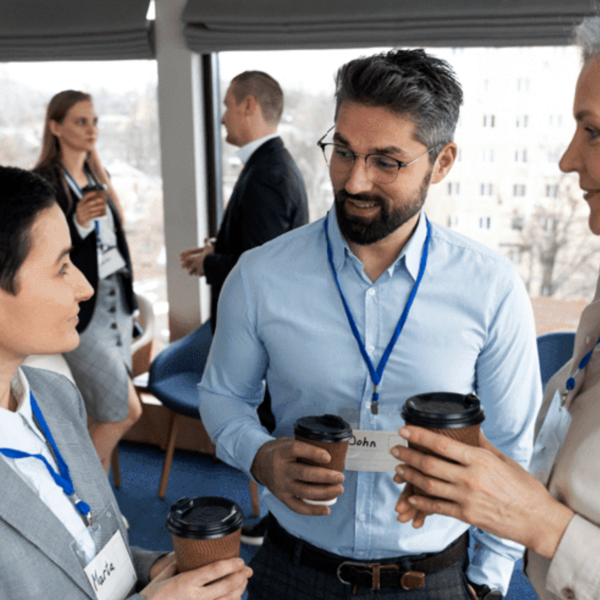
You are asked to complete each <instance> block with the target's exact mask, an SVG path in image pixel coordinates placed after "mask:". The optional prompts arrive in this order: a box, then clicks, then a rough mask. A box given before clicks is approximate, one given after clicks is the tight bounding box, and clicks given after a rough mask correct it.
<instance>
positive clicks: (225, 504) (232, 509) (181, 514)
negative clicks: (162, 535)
mask: <svg viewBox="0 0 600 600" xmlns="http://www.w3.org/2000/svg"><path fill="white" fill-rule="evenodd" d="M243 524H244V513H243V512H242V509H241V508H240V507H239V506H238V505H237V504H236V503H235V502H234V501H233V500H229V499H227V498H218V497H215V496H204V497H199V498H192V499H191V500H190V499H189V498H180V499H179V500H178V501H177V502H175V504H173V506H171V510H170V512H169V516H168V517H167V529H168V530H169V531H170V532H171V533H172V534H174V535H177V536H179V537H182V538H191V539H194V540H209V539H213V538H220V537H224V536H226V535H229V534H230V533H233V532H234V531H237V530H238V529H241V527H242V525H243Z"/></svg>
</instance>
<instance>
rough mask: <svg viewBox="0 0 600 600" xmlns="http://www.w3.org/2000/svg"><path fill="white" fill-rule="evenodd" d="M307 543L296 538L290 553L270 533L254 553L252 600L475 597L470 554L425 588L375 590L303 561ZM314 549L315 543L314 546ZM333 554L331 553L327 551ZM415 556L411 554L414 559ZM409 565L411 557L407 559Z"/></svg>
mask: <svg viewBox="0 0 600 600" xmlns="http://www.w3.org/2000/svg"><path fill="white" fill-rule="evenodd" d="M305 544H306V543H305V542H303V541H302V540H297V541H296V543H295V548H290V549H289V554H288V553H287V552H283V551H282V550H281V549H279V548H277V547H276V546H275V545H274V544H273V543H272V541H271V540H270V539H269V534H268V531H267V536H266V538H265V541H264V543H263V545H262V546H261V548H260V549H259V550H258V552H257V553H256V554H255V555H254V558H253V559H252V561H251V562H250V567H252V569H253V570H254V575H253V576H252V577H251V578H250V580H249V582H248V599H249V600H259V599H261V600H320V599H321V600H353V599H355V598H360V599H364V598H372V599H373V600H474V598H473V596H472V594H471V593H470V591H469V590H468V587H467V585H468V584H467V579H466V576H465V571H466V569H467V566H468V565H469V556H468V553H465V556H464V558H463V560H462V561H459V562H458V563H456V564H455V565H452V566H450V567H447V568H445V569H442V570H441V571H438V572H437V573H433V574H430V575H427V576H426V577H425V587H421V588H416V589H412V590H403V589H390V588H387V589H381V590H377V591H373V590H370V589H367V588H358V589H357V590H356V594H353V589H352V586H349V585H344V584H343V583H341V582H340V581H339V579H338V578H337V577H336V575H335V574H326V573H321V572H320V571H318V570H316V569H313V568H311V567H307V566H305V565H301V564H300V556H301V554H302V548H303V546H304V545H305ZM312 548H313V549H314V546H313V547H312ZM324 554H326V555H328V556H331V555H330V554H329V553H324ZM414 558H415V557H412V559H413V560H414ZM403 560H406V563H407V564H406V568H408V564H409V561H410V560H411V557H407V558H406V559H403Z"/></svg>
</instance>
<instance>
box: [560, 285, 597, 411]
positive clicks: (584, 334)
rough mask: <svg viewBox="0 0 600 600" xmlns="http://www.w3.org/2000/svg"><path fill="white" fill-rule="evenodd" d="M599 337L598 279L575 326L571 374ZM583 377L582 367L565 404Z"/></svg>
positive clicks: (568, 403)
mask: <svg viewBox="0 0 600 600" xmlns="http://www.w3.org/2000/svg"><path fill="white" fill-rule="evenodd" d="M599 337H600V279H599V280H598V284H597V287H596V294H595V296H594V300H592V302H591V303H590V304H588V305H587V306H586V307H585V308H584V309H583V312H582V313H581V319H580V320H579V325H578V327H577V335H576V336H575V347H574V349H573V362H572V366H571V374H572V373H573V372H575V370H576V369H577V368H578V366H579V363H580V362H581V359H582V358H583V357H584V356H585V355H586V354H587V353H588V352H589V351H590V350H593V349H594V347H595V346H596V342H597V341H598V338H599ZM584 378H585V369H582V370H581V371H580V372H579V373H577V375H576V376H575V387H574V388H573V389H572V390H571V391H569V392H567V395H566V399H565V405H566V406H567V408H568V407H569V406H570V404H571V402H572V400H573V398H575V397H576V396H577V394H578V393H579V390H580V389H581V386H582V385H583V380H584Z"/></svg>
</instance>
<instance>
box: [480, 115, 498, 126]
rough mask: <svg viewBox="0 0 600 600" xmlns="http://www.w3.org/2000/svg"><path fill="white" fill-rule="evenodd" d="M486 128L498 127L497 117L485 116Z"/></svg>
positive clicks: (484, 123)
mask: <svg viewBox="0 0 600 600" xmlns="http://www.w3.org/2000/svg"><path fill="white" fill-rule="evenodd" d="M483 126H484V127H496V115H483Z"/></svg>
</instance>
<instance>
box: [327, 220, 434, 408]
mask: <svg viewBox="0 0 600 600" xmlns="http://www.w3.org/2000/svg"><path fill="white" fill-rule="evenodd" d="M328 219H329V215H327V216H326V217H325V222H324V228H325V240H326V241H327V258H328V259H329V264H330V265H331V271H332V272H333V277H334V279H335V283H336V284H337V288H338V291H339V292H340V298H341V299H342V303H343V305H344V310H345V311H346V317H348V323H349V324H350V329H351V330H352V333H353V334H354V337H355V339H356V342H357V343H358V348H359V350H360V353H361V354H362V357H363V359H364V361H365V363H366V364H367V367H368V369H369V374H370V375H371V381H372V382H373V397H372V400H371V413H372V414H374V415H376V414H378V412H379V391H378V388H379V384H380V383H381V378H382V377H383V371H384V369H385V366H386V364H387V361H388V359H389V357H390V354H391V353H392V350H393V349H394V346H395V345H396V342H397V341H398V338H399V337H400V334H401V333H402V330H403V329H404V324H405V323H406V320H407V319H408V314H409V313H410V309H411V307H412V305H413V302H414V300H415V297H416V295H417V292H418V291H419V286H420V285H421V280H422V279H423V275H424V274H425V268H426V267H427V256H428V254H429V241H430V239H431V225H430V224H429V219H428V218H427V217H425V222H426V223H427V236H426V238H425V245H424V247H423V254H422V255H421V264H420V266H419V274H418V275H417V280H416V281H415V285H414V286H413V289H412V292H411V293H410V296H409V298H408V302H407V303H406V306H405V307H404V310H403V311H402V314H401V315H400V320H399V321H398V324H397V325H396V330H395V331H394V334H393V335H392V339H391V340H390V342H389V344H388V345H387V348H386V349H385V352H384V353H383V356H382V357H381V360H380V361H379V365H378V366H377V369H375V366H374V365H373V362H372V361H371V358H370V357H369V355H368V353H367V349H366V348H365V345H364V344H363V341H362V339H361V337H360V333H359V332H358V327H357V326H356V322H355V320H354V317H353V316H352V313H351V312H350V307H349V306H348V303H347V302H346V298H345V297H344V293H343V292H342V286H341V285H340V282H339V279H338V276H337V273H336V270H335V267H334V266H333V252H332V250H331V243H330V242H329V234H328V233H327V222H328Z"/></svg>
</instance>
